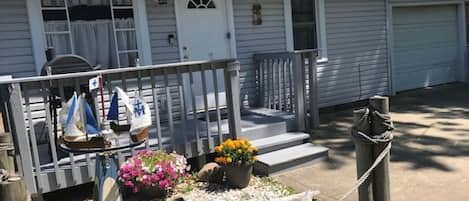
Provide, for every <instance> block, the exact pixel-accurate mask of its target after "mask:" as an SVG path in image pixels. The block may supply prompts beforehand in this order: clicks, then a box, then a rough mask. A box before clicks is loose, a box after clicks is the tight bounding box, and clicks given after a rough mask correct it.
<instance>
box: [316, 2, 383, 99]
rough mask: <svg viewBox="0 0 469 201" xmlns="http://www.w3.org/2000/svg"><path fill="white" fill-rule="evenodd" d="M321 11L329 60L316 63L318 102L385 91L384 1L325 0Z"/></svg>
mask: <svg viewBox="0 0 469 201" xmlns="http://www.w3.org/2000/svg"><path fill="white" fill-rule="evenodd" d="M325 15H326V30H327V48H328V59H329V62H328V63H325V64H320V65H319V66H318V78H319V95H320V97H319V100H320V106H321V107H324V106H332V105H337V104H343V103H348V102H353V101H357V100H362V99H366V98H367V97H370V96H373V95H377V94H386V93H388V64H387V62H388V61H387V42H386V37H387V36H386V4H385V1H384V0H381V1H378V0H327V1H325ZM359 72H360V73H359Z"/></svg>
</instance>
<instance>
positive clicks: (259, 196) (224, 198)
mask: <svg viewBox="0 0 469 201" xmlns="http://www.w3.org/2000/svg"><path fill="white" fill-rule="evenodd" d="M288 195H291V192H290V191H289V190H288V189H287V187H285V186H283V185H281V184H279V183H275V182H270V181H268V180H266V179H259V178H257V177H253V178H252V179H251V183H250V184H249V186H248V187H246V188H244V189H232V188H229V187H228V186H227V185H217V184H208V183H196V184H195V188H194V189H193V190H192V191H190V192H187V193H184V194H176V195H174V196H172V198H170V199H168V200H177V198H183V200H184V201H208V200H210V201H211V200H217V201H240V200H253V201H254V200H256V201H257V200H258V201H264V200H265V201H267V200H273V199H278V198H282V197H285V196H288ZM180 200H181V199H180Z"/></svg>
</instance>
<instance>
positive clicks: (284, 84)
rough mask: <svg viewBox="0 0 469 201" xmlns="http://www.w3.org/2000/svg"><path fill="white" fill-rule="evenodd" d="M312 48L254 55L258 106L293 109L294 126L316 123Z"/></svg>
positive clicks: (314, 53) (302, 127)
mask: <svg viewBox="0 0 469 201" xmlns="http://www.w3.org/2000/svg"><path fill="white" fill-rule="evenodd" d="M316 56H317V51H316V50H303V51H293V52H279V53H264V54H256V55H254V61H255V63H256V66H257V88H258V106H261V107H265V108H269V109H274V110H281V111H286V112H293V113H295V116H296V119H297V121H296V123H297V125H296V126H297V129H298V130H300V131H309V130H310V129H311V128H314V127H317V126H318V125H319V111H318V84H317V83H318V81H317V69H316Z"/></svg>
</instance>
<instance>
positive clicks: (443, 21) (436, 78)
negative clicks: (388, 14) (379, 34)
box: [393, 6, 459, 92]
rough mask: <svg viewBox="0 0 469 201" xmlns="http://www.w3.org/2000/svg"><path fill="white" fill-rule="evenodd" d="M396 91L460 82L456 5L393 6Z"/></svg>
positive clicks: (394, 84)
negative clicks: (458, 77)
mask: <svg viewBox="0 0 469 201" xmlns="http://www.w3.org/2000/svg"><path fill="white" fill-rule="evenodd" d="M393 36H394V52H393V55H394V59H393V86H394V90H395V91H396V92H398V91H403V90H408V89H415V88H421V87H427V86H431V85H437V84H443V83H448V82H453V81H456V75H457V69H458V57H459V54H458V51H459V50H458V22H457V10H456V6H425V7H406V8H393Z"/></svg>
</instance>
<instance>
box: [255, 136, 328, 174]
mask: <svg viewBox="0 0 469 201" xmlns="http://www.w3.org/2000/svg"><path fill="white" fill-rule="evenodd" d="M327 155H328V149H327V148H326V147H322V146H318V145H314V144H312V143H305V144H302V145H297V146H293V147H289V148H286V149H280V150H277V151H273V152H269V153H265V154H261V155H259V156H258V157H257V158H258V161H257V162H256V163H255V164H254V173H255V174H258V175H272V174H274V173H278V172H280V171H283V170H287V169H291V168H295V167H301V165H304V164H306V163H308V164H310V163H314V162H318V161H321V160H324V159H325V158H327Z"/></svg>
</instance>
